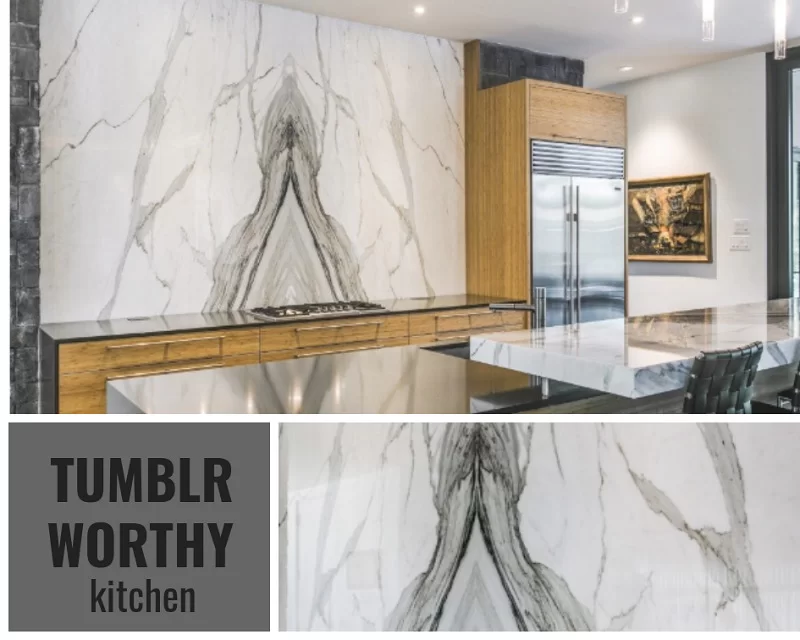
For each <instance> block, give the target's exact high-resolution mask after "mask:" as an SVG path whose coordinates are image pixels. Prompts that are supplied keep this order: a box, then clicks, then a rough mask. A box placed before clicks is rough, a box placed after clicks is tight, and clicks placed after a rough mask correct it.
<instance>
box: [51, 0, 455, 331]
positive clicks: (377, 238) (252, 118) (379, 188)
mask: <svg viewBox="0 0 800 640" xmlns="http://www.w3.org/2000/svg"><path fill="white" fill-rule="evenodd" d="M41 35H42V37H41V40H42V47H41V71H40V85H41V140H42V151H41V154H42V160H41V163H42V169H41V172H42V236H41V256H42V257H41V271H42V273H41V291H42V295H41V299H42V309H41V316H42V320H43V321H44V322H68V321H75V320H88V319H97V320H107V319H109V318H119V317H128V316H145V315H160V314H175V313H193V312H201V311H220V310H229V309H248V308H253V307H256V306H267V305H284V304H292V303H307V302H324V301H335V300H354V299H395V298H411V297H414V296H426V297H431V296H434V295H443V294H452V293H462V292H463V291H464V287H465V280H464V279H465V251H464V132H463V126H464V122H463V120H464V118H463V114H464V97H463V45H462V44H461V43H455V42H450V41H448V40H444V39H437V38H429V37H425V36H421V35H414V34H409V33H403V32H399V31H392V30H389V29H376V28H373V27H368V26H365V25H359V24H355V23H350V22H343V21H340V20H335V19H330V18H324V17H319V16H314V15H310V14H305V13H299V12H295V11H288V10H285V9H282V8H278V7H274V6H268V5H265V4H261V3H258V2H231V1H228V0H136V1H119V0H71V1H70V2H63V1H62V0H42V8H41Z"/></svg>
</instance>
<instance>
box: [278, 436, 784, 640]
mask: <svg viewBox="0 0 800 640" xmlns="http://www.w3.org/2000/svg"><path fill="white" fill-rule="evenodd" d="M280 439H281V452H280V453H281V487H280V488H281V501H282V503H281V523H280V540H281V551H280V561H281V580H282V593H283V594H284V596H283V598H282V607H283V609H282V621H283V622H282V624H283V625H284V626H285V627H286V628H287V629H292V630H400V629H402V630H411V629H418V630H434V629H438V630H460V629H481V630H495V629H498V630H499V629H506V630H513V629H521V630H565V629H590V630H623V629H630V630H637V629H638V630H734V629H735V630H739V629H741V630H758V629H762V630H767V629H769V630H778V629H789V630H800V616H799V615H798V611H800V545H798V542H799V541H800V540H798V535H800V534H798V525H800V512H798V510H797V508H796V505H797V504H798V503H799V502H800V482H798V475H797V471H796V460H797V457H798V455H800V435H799V434H798V432H797V429H796V428H795V427H794V425H790V424H783V425H767V424H758V425H746V424H736V425H726V424H709V425H706V424H680V425H678V424H647V425H643V424H624V425H618V424H607V425H590V424H575V425H569V424H554V425H550V424H537V425H527V424H488V423H485V424H481V423H478V424H390V425H385V424H368V425H359V424H338V425H336V424H313V425H298V424H285V425H282V427H281V435H280Z"/></svg>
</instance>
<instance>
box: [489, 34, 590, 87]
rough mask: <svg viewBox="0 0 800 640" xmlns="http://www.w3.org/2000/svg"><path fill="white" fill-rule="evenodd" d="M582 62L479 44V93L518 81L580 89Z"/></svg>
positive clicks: (497, 45)
mask: <svg viewBox="0 0 800 640" xmlns="http://www.w3.org/2000/svg"><path fill="white" fill-rule="evenodd" d="M583 73H584V64H583V60H574V59H572V58H564V57H562V56H551V55H549V54H546V53H536V52H534V51H528V50H526V49H517V48H516V47H505V46H503V45H500V44H494V43H492V42H481V89H488V88H490V87H496V86H498V85H501V84H506V83H507V82H514V81H516V80H521V79H522V78H530V79H532V80H547V81H549V82H558V83H559V84H568V85H572V86H573V87H582V86H583Z"/></svg>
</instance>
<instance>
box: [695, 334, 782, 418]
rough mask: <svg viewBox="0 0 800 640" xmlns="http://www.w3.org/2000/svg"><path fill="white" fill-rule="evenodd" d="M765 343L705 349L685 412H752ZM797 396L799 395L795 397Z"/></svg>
mask: <svg viewBox="0 0 800 640" xmlns="http://www.w3.org/2000/svg"><path fill="white" fill-rule="evenodd" d="M763 353H764V345H763V344H762V343H761V342H754V343H753V344H749V345H747V346H745V347H741V348H738V349H729V350H728V349H726V350H724V351H704V352H703V353H701V354H700V355H698V356H697V357H696V358H695V359H694V364H693V365H692V370H691V373H690V374H689V382H688V383H687V385H686V392H685V394H684V400H683V412H684V413H752V412H753V411H752V406H751V401H752V399H753V382H754V381H755V378H756V373H757V371H758V363H759V362H760V361H761V355H762V354H763ZM795 397H796V396H795Z"/></svg>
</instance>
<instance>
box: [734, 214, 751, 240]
mask: <svg viewBox="0 0 800 640" xmlns="http://www.w3.org/2000/svg"><path fill="white" fill-rule="evenodd" d="M733 233H734V234H736V235H737V236H749V235H750V221H749V220H748V219H747V218H738V219H736V220H734V221H733Z"/></svg>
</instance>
